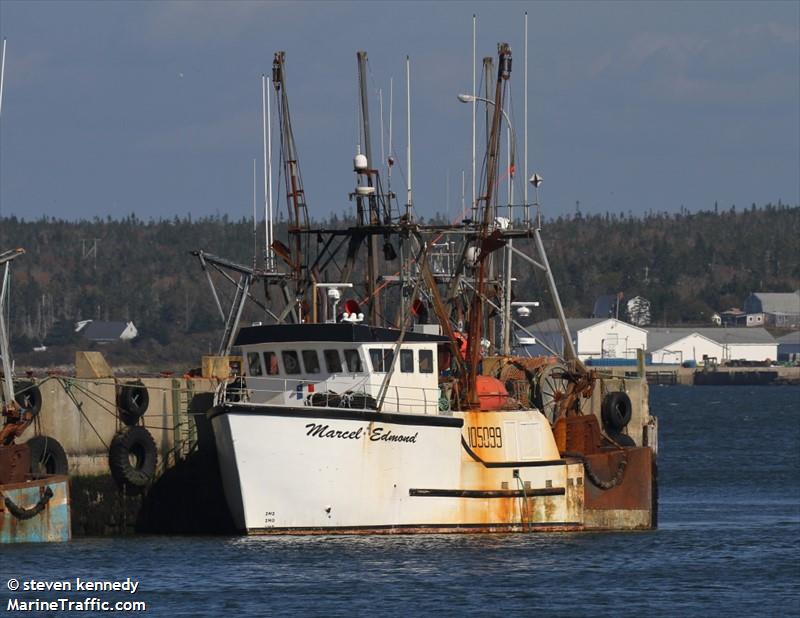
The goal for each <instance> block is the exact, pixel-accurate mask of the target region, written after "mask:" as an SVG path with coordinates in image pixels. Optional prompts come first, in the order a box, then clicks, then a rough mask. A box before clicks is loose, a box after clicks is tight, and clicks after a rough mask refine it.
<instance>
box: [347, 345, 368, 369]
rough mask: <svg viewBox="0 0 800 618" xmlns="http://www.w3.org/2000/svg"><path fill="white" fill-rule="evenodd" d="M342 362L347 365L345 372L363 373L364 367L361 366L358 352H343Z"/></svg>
mask: <svg viewBox="0 0 800 618" xmlns="http://www.w3.org/2000/svg"><path fill="white" fill-rule="evenodd" d="M344 362H345V364H346V365H347V371H349V372H350V373H363V372H364V366H363V365H362V364H361V355H360V354H359V353H358V350H345V351H344Z"/></svg>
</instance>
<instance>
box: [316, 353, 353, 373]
mask: <svg viewBox="0 0 800 618" xmlns="http://www.w3.org/2000/svg"><path fill="white" fill-rule="evenodd" d="M353 351H355V350H353ZM323 355H324V356H325V368H326V369H327V370H328V373H342V357H341V356H339V350H325V351H324V352H323Z"/></svg>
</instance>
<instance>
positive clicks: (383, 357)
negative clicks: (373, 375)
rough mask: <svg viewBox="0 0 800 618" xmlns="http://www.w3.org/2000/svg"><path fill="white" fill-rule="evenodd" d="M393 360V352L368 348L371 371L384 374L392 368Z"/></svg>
mask: <svg viewBox="0 0 800 618" xmlns="http://www.w3.org/2000/svg"><path fill="white" fill-rule="evenodd" d="M393 358H394V350H388V349H385V348H370V349H369V360H370V362H371V363H372V370H373V371H377V372H381V373H386V372H387V371H389V368H390V367H391V366H392V359H393Z"/></svg>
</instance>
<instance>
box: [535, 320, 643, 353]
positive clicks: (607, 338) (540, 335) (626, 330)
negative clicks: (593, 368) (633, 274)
mask: <svg viewBox="0 0 800 618" xmlns="http://www.w3.org/2000/svg"><path fill="white" fill-rule="evenodd" d="M567 325H568V326H569V330H570V334H571V335H572V343H573V345H574V346H575V350H576V352H577V353H578V357H579V358H580V359H581V360H587V359H590V358H630V359H635V358H636V353H637V350H639V349H647V330H645V329H644V328H639V327H638V326H634V325H633V324H628V323H627V322H622V321H620V320H616V319H614V318H607V319H602V318H575V319H568V320H567ZM528 330H530V331H531V334H532V335H533V336H534V339H536V343H535V344H534V345H530V344H528V345H526V349H527V351H528V352H529V353H530V354H532V355H536V354H550V353H552V352H555V353H557V354H563V350H564V342H563V339H562V337H561V329H560V327H559V324H558V320H555V319H551V320H545V321H543V322H538V323H536V324H534V325H533V326H531V327H530V328H529V329H528ZM527 341H529V340H526V342H527ZM551 351H552V352H551Z"/></svg>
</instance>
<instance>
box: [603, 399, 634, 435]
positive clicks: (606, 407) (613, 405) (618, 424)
mask: <svg viewBox="0 0 800 618" xmlns="http://www.w3.org/2000/svg"><path fill="white" fill-rule="evenodd" d="M601 413H602V414H601V415H602V417H603V425H605V427H606V429H607V430H609V431H611V432H613V433H619V432H620V431H622V430H623V429H625V427H626V426H627V425H628V423H629V422H630V421H631V415H632V414H633V406H632V405H631V398H630V397H628V394H627V393H623V392H621V391H616V392H613V393H608V394H607V395H606V396H605V397H604V398H603V406H602V410H601Z"/></svg>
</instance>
